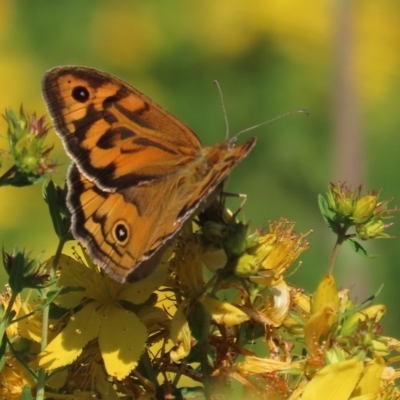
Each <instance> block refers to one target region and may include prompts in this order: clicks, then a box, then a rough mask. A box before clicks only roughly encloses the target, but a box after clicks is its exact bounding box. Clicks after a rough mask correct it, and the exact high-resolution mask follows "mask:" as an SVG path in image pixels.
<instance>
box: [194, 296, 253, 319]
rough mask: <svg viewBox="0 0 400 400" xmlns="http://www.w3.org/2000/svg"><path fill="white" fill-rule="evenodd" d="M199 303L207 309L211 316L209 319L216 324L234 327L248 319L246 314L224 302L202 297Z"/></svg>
mask: <svg viewBox="0 0 400 400" xmlns="http://www.w3.org/2000/svg"><path fill="white" fill-rule="evenodd" d="M200 301H201V302H202V303H203V304H204V306H205V307H206V308H207V310H208V311H209V313H210V314H211V318H212V319H213V320H214V321H215V322H216V323H217V324H224V325H227V326H234V325H239V324H241V323H243V322H245V321H248V320H249V319H250V318H249V316H248V315H247V314H246V313H244V312H243V311H242V310H240V309H239V308H237V307H235V306H233V305H232V304H230V303H228V302H226V301H221V300H218V299H213V298H212V297H208V296H202V297H201V298H200Z"/></svg>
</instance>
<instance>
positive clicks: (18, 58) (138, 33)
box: [0, 0, 400, 336]
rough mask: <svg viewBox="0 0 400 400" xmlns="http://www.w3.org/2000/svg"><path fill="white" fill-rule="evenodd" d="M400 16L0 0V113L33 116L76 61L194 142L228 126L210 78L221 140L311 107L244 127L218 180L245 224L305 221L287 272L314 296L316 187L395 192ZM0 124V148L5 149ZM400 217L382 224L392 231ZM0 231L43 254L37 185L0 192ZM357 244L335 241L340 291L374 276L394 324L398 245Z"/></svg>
mask: <svg viewBox="0 0 400 400" xmlns="http://www.w3.org/2000/svg"><path fill="white" fill-rule="evenodd" d="M399 26H400V3H399V2H398V1H396V0H381V1H379V2H377V1H372V0H362V1H353V2H351V1H344V2H343V1H327V0H322V1H319V2H304V1H298V0H269V1H265V0H247V1H239V0H218V1H212V0H198V1H196V2H189V1H184V0H175V1H173V2H171V1H167V0H157V1H152V2H144V1H133V0H119V1H113V2H112V1H107V0H103V1H102V0H86V1H81V2H74V1H64V2H61V1H53V2H50V1H46V0H36V1H34V2H25V1H19V0H15V1H3V2H0V107H2V109H3V110H4V109H5V108H6V107H12V108H14V109H15V110H18V108H19V106H20V104H21V102H23V104H24V107H25V109H26V110H27V111H31V112H32V111H36V112H37V114H38V115H39V116H40V115H42V114H45V113H46V109H45V106H44V103H43V101H42V98H41V77H42V75H43V73H44V72H45V71H46V70H47V69H49V68H51V67H54V66H57V65H65V64H75V65H85V66H90V67H93V68H97V69H101V70H104V71H106V72H109V73H112V74H114V75H117V76H119V77H120V78H122V79H124V80H126V81H128V82H129V83H131V84H132V85H133V86H135V87H137V88H138V89H139V90H141V91H143V92H144V93H146V94H147V95H148V96H150V97H151V98H153V99H154V100H155V101H156V102H158V103H160V104H161V105H162V106H163V107H165V108H166V109H167V110H169V111H170V112H172V114H174V115H176V116H177V117H178V118H180V119H182V120H183V121H184V122H185V123H187V124H188V125H189V126H190V127H192V129H193V130H194V131H195V132H196V133H197V134H198V136H199V137H200V138H201V139H202V141H203V143H204V144H206V145H210V144H213V143H216V142H218V141H222V140H223V139H224V137H225V131H226V128H225V124H224V117H223V112H222V107H221V103H220V99H219V95H218V92H217V90H216V89H215V87H214V85H212V81H213V80H215V79H217V80H218V81H219V82H220V85H221V87H222V90H223V95H224V99H225V103H226V108H227V114H228V118H229V125H230V134H231V135H233V134H235V133H236V132H238V131H240V130H242V129H244V128H247V127H249V126H252V125H255V124H257V123H260V122H263V121H266V120H267V119H270V118H273V117H275V116H277V115H280V114H283V113H285V112H287V111H290V110H293V109H298V108H305V109H307V110H309V111H310V116H309V117H305V116H302V115H292V116H289V117H287V118H284V119H281V120H279V121H277V122H274V123H272V124H269V125H266V126H263V127H261V128H259V129H257V130H255V131H253V132H250V133H246V134H244V135H243V137H242V140H245V139H246V138H248V137H250V136H257V137H258V144H257V146H256V148H255V149H254V150H253V152H252V153H251V155H250V156H249V157H248V158H247V159H246V160H245V161H243V163H242V164H241V165H240V166H239V167H237V169H235V171H234V172H233V173H232V176H231V178H230V180H229V183H228V190H229V191H234V192H238V193H246V194H247V195H248V200H247V203H246V206H245V215H246V218H247V219H248V220H250V221H251V224H252V226H253V227H254V228H255V227H257V226H266V225H267V222H268V220H275V219H278V218H279V217H280V216H285V217H287V218H288V219H290V220H295V221H297V226H296V228H297V230H298V231H302V232H306V231H308V230H310V229H313V230H314V234H313V235H311V236H309V241H310V242H311V244H312V248H311V249H310V250H309V251H308V252H306V253H305V254H304V255H303V257H302V260H303V265H302V267H301V269H300V271H299V272H298V273H296V274H295V275H294V276H293V277H291V278H290V281H291V282H293V283H294V284H298V285H304V286H305V288H306V289H307V290H309V291H313V290H314V288H315V285H316V283H317V282H318V281H319V280H320V279H321V277H322V275H323V273H324V271H325V268H326V265H327V262H328V259H329V256H330V251H331V249H332V247H333V244H334V240H335V238H334V236H333V234H331V233H330V232H329V231H328V229H327V228H326V227H325V226H324V224H323V221H322V218H321V217H320V214H319V211H318V207H317V196H318V194H319V193H324V192H326V190H327V187H328V184H329V182H330V181H334V182H337V181H338V180H340V181H347V182H350V183H353V185H354V184H355V183H357V184H358V183H363V184H365V185H366V187H367V188H368V189H373V188H376V189H380V188H381V187H382V188H383V189H384V190H383V194H382V196H383V198H389V197H395V201H394V204H398V201H399V199H400V184H399V177H398V170H399V167H400V157H399V152H400V151H399V149H400V137H399V127H400V112H399V111H398V109H399V103H400V90H399V89H400V87H399V86H400V85H399V83H400V73H399V71H400V52H399V50H398V49H399V48H400V30H399V29H398V27H399ZM343 77H344V78H343ZM346 79H347V80H346ZM349 127H350V128H349ZM351 127H354V129H352V128H351ZM5 134H6V124H5V122H3V123H2V125H1V138H0V149H6V148H7V142H6V140H5ZM52 143H54V145H55V153H56V154H57V156H58V157H59V160H60V161H61V162H62V166H61V167H60V168H59V174H57V175H54V180H55V181H56V182H57V183H58V184H62V183H63V179H64V176H65V169H66V167H67V165H68V158H67V156H66V155H65V153H64V151H63V149H62V146H61V143H60V140H59V138H58V137H57V136H56V135H55V134H54V133H52V134H51V135H50V137H49V138H48V144H52ZM0 172H1V171H0ZM2 172H4V171H2ZM396 199H397V203H396ZM235 204H236V203H235ZM399 226H400V225H399V224H397V225H395V226H394V227H392V228H391V229H390V230H389V233H391V234H393V235H396V234H397V236H400V235H399V233H400V228H399ZM0 241H1V244H2V245H4V248H5V249H6V250H7V251H11V250H12V248H13V246H14V245H17V246H18V247H19V248H23V247H25V248H26V249H28V250H32V252H33V255H36V254H38V253H39V252H41V251H44V252H45V253H44V257H43V258H46V257H48V256H50V255H51V254H53V252H54V251H55V248H56V245H57V240H56V236H55V234H54V233H53V228H52V224H51V220H50V217H49V214H48V212H47V208H46V205H45V203H44V201H43V200H42V196H41V185H36V186H34V187H29V188H21V189H16V188H2V189H1V192H0ZM365 247H366V248H367V249H368V250H370V252H371V253H373V254H378V255H379V257H378V258H377V259H374V260H368V259H361V258H359V257H356V256H353V255H352V254H351V253H350V252H347V251H346V249H344V250H345V251H344V252H343V255H342V257H340V258H339V262H338V265H337V269H336V273H338V274H339V277H338V282H339V284H340V285H342V286H353V288H354V290H355V293H357V295H358V300H359V301H362V300H364V299H365V298H366V297H367V296H368V295H370V294H372V293H374V292H375V291H376V289H377V288H378V286H379V285H380V284H381V283H385V287H384V290H383V294H381V296H380V297H379V299H378V300H379V301H384V302H386V303H387V304H388V306H389V309H388V315H387V317H386V318H385V319H384V321H383V325H384V328H385V329H386V332H387V333H392V334H396V333H397V334H398V333H399V331H400V329H399V328H400V314H399V313H397V303H398V302H399V300H400V294H399V290H398V289H397V285H398V282H400V272H399V269H400V265H399V264H400V261H399V255H400V251H399V250H400V248H399V244H398V239H395V240H391V241H376V242H374V243H366V244H365ZM2 282H5V277H4V274H3V279H2ZM397 336H398V335H397Z"/></svg>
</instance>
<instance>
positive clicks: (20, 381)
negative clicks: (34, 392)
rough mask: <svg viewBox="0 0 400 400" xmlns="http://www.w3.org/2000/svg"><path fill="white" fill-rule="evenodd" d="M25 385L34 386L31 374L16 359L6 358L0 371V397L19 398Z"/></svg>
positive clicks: (16, 399) (5, 398) (9, 399)
mask: <svg viewBox="0 0 400 400" xmlns="http://www.w3.org/2000/svg"><path fill="white" fill-rule="evenodd" d="M25 386H28V387H30V388H34V387H35V386H36V385H35V382H34V380H33V377H32V375H31V374H30V373H29V372H28V370H27V369H26V368H25V367H24V366H23V365H21V364H20V363H19V362H18V361H17V360H15V359H8V360H7V361H6V363H5V364H4V367H3V369H2V370H1V373H0V398H1V399H4V400H14V399H15V400H19V399H21V396H22V390H23V389H24V387H25Z"/></svg>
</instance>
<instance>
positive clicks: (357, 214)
mask: <svg viewBox="0 0 400 400" xmlns="http://www.w3.org/2000/svg"><path fill="white" fill-rule="evenodd" d="M377 203H378V198H377V197H376V196H373V195H366V196H363V197H361V199H359V200H357V203H356V207H355V209H354V211H353V213H352V215H351V219H352V220H353V221H354V222H355V223H356V224H362V223H364V222H367V221H368V220H369V219H370V218H371V217H372V216H373V215H374V211H375V207H376V205H377Z"/></svg>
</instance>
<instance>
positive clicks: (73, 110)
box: [42, 66, 256, 282]
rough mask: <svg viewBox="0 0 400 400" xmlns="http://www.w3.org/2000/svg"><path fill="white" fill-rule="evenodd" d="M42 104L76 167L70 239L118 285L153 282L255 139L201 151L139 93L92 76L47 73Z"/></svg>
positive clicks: (83, 71) (188, 133)
mask: <svg viewBox="0 0 400 400" xmlns="http://www.w3.org/2000/svg"><path fill="white" fill-rule="evenodd" d="M42 89H43V97H44V100H45V102H46V105H47V108H48V111H49V113H50V115H51V117H52V120H53V124H54V127H55V130H56V132H57V134H58V135H59V136H60V138H61V139H62V142H63V144H64V147H65V150H66V152H67V153H68V155H69V157H70V158H71V160H72V163H71V165H70V167H69V169H68V173H67V186H68V195H67V206H68V209H69V210H70V212H71V231H72V234H73V236H74V238H75V239H77V240H78V241H79V242H80V243H81V244H82V245H83V246H84V247H86V248H87V250H88V252H89V254H90V256H91V257H92V259H93V260H94V261H95V262H96V263H97V264H98V265H100V266H101V267H102V268H103V269H104V270H105V271H106V272H107V273H108V274H109V275H110V276H111V277H112V278H114V279H115V280H117V281H119V282H125V281H126V280H128V281H137V280H140V279H143V278H144V277H146V276H147V275H149V274H150V273H151V272H152V271H153V270H154V268H155V267H156V266H157V264H158V263H159V261H160V260H161V257H162V255H163V252H164V251H165V249H166V247H167V245H168V244H169V243H170V242H171V240H172V239H173V238H174V237H175V236H176V235H177V233H178V232H179V230H180V229H181V228H182V226H183V224H184V222H185V221H186V220H188V219H190V217H192V216H193V214H195V213H196V211H199V207H201V206H204V204H205V202H206V200H207V199H209V198H210V197H212V195H213V194H215V193H216V192H217V191H218V189H219V188H220V187H221V185H222V184H223V182H224V181H225V180H226V178H227V176H228V174H229V173H230V172H231V171H232V169H233V168H234V167H235V165H236V164H238V163H239V161H241V160H242V159H243V158H244V157H245V156H246V155H247V154H248V153H249V152H250V150H251V149H252V148H253V146H254V145H255V143H256V139H255V138H252V139H250V140H248V141H247V142H245V143H243V144H241V145H238V146H236V138H232V139H227V140H225V141H223V142H221V143H218V144H216V145H214V146H210V147H203V146H202V145H201V142H200V140H199V138H198V137H197V136H196V134H195V133H194V132H193V131H192V130H191V129H190V128H189V127H187V126H186V125H185V124H183V123H182V122H181V121H179V120H178V119H177V118H175V117H174V116H173V115H171V114H169V113H168V112H167V111H165V110H164V109H163V108H162V107H161V106H159V105H158V104H156V103H155V102H153V101H152V100H151V99H150V98H148V97H147V96H145V95H144V94H143V93H141V92H140V91H139V90H137V89H135V88H134V87H132V86H130V85H129V84H128V83H125V82H124V81H122V80H121V79H119V78H117V77H114V76H112V75H110V74H107V73H105V72H101V71H98V70H95V69H91V68H86V67H77V66H61V67H56V68H53V69H51V70H49V71H47V72H46V74H45V75H44V77H43V82H42Z"/></svg>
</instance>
